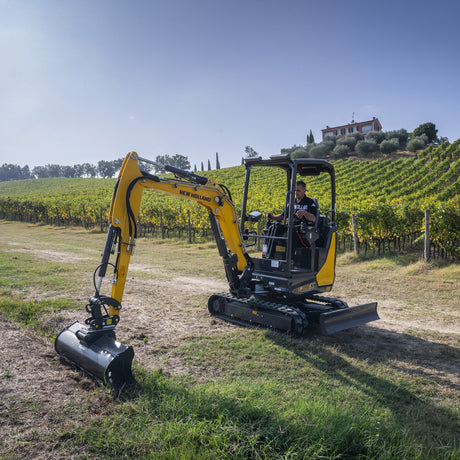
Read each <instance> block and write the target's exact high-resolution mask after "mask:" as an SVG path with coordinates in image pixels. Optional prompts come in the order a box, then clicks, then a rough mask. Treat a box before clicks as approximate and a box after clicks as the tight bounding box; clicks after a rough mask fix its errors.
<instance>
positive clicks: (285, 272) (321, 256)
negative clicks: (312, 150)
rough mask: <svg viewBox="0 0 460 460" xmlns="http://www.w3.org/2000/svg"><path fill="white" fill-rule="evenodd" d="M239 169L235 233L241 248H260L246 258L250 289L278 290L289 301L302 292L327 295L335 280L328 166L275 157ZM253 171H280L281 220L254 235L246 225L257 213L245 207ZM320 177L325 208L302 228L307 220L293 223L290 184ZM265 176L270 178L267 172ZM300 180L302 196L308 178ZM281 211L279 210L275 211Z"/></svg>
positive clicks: (332, 203)
mask: <svg viewBox="0 0 460 460" xmlns="http://www.w3.org/2000/svg"><path fill="white" fill-rule="evenodd" d="M245 166H246V176H245V183H244V192H243V202H242V206H241V209H242V212H241V233H242V235H243V238H244V239H245V240H246V241H247V243H246V246H247V247H250V246H256V247H257V248H262V254H261V255H255V256H254V255H251V257H252V260H253V262H254V272H253V277H254V279H255V280H256V289H259V290H261V291H263V292H267V291H273V292H279V293H282V294H283V295H285V296H290V297H298V296H302V295H304V294H305V293H307V292H308V293H315V292H325V291H330V290H331V288H332V284H333V282H334V277H335V251H336V231H337V227H336V224H335V172H334V167H333V165H332V164H331V163H329V162H328V161H326V160H323V159H311V158H299V159H291V158H290V157H289V155H275V156H272V157H270V158H269V159H265V160H264V159H261V158H248V159H246V161H245ZM256 168H257V169H259V168H277V169H281V170H283V171H284V173H285V176H286V187H285V193H286V199H285V204H284V206H285V209H286V212H285V213H284V214H285V218H284V220H283V221H282V222H270V221H269V220H268V219H267V223H266V226H265V228H264V229H263V231H262V230H261V228H260V225H259V226H258V229H257V231H254V230H252V231H251V230H250V229H249V227H250V225H248V224H249V223H250V222H253V221H254V217H253V216H254V213H257V211H261V210H257V211H256V210H253V209H248V202H249V201H250V198H251V193H254V192H255V190H254V188H253V187H251V177H252V174H253V173H254V170H255V169H256ZM321 174H327V175H328V176H329V189H330V190H329V192H330V193H329V200H328V201H329V203H326V206H327V205H329V206H330V208H329V209H328V210H327V212H325V213H324V214H322V213H321V212H320V211H319V208H320V207H319V206H318V213H317V215H316V216H315V217H316V221H315V223H314V224H311V225H307V222H303V223H302V225H299V223H298V220H297V221H296V220H295V218H294V214H295V211H294V197H295V187H296V182H297V180H299V178H305V177H307V178H308V177H316V176H320V175H321ZM266 176H267V177H270V175H269V174H267V175H266ZM306 182H307V195H308V180H307V181H306ZM277 192H278V193H279V192H280V191H279V190H277V191H275V190H273V193H277ZM281 192H283V191H281ZM310 198H312V199H313V200H314V201H315V202H316V204H317V205H318V203H317V201H316V199H315V197H312V196H310ZM321 205H324V203H321ZM248 211H249V213H248ZM281 211H283V209H280V210H278V212H281ZM270 212H271V211H270ZM259 214H260V215H261V216H262V214H263V213H261V212H259ZM262 221H263V219H261V222H262ZM262 223H263V222H262ZM251 240H252V241H251ZM318 275H319V276H318ZM257 284H259V286H257Z"/></svg>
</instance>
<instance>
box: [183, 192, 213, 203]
mask: <svg viewBox="0 0 460 460" xmlns="http://www.w3.org/2000/svg"><path fill="white" fill-rule="evenodd" d="M180 194H181V195H184V196H187V197H190V198H195V200H203V201H211V197H209V196H203V195H200V194H199V193H191V192H187V191H186V190H181V191H180Z"/></svg>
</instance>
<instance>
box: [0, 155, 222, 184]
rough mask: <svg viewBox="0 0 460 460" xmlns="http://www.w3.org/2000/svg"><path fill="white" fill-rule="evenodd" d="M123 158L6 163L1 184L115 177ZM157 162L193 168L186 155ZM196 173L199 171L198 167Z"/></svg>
mask: <svg viewBox="0 0 460 460" xmlns="http://www.w3.org/2000/svg"><path fill="white" fill-rule="evenodd" d="M123 160H124V159H123V158H119V159H118V160H113V161H105V160H101V161H98V162H97V164H95V165H94V164H90V163H82V164H76V165H73V166H63V165H58V164H48V165H45V166H35V167H34V168H32V169H30V168H29V166H28V165H25V166H22V167H21V166H19V165H15V164H8V163H4V164H3V165H2V166H0V182H4V181H10V180H21V179H43V178H47V177H68V178H77V177H81V178H88V177H102V178H110V177H114V176H115V175H116V174H117V172H118V171H119V170H120V168H121V165H122V164H123ZM155 162H156V163H159V164H161V165H170V166H175V167H176V168H180V169H183V170H185V171H190V169H191V166H190V162H189V160H188V157H186V156H185V155H179V154H176V155H157V156H156V157H155ZM143 169H144V170H146V171H155V172H157V173H161V172H163V169H162V168H160V167H159V166H154V165H149V164H148V163H146V164H144V165H143ZM215 169H220V162H219V153H218V152H216V164H215ZM209 170H211V161H210V160H208V171H209ZM194 171H195V172H196V171H197V167H196V165H195V166H194ZM201 171H204V165H203V162H201Z"/></svg>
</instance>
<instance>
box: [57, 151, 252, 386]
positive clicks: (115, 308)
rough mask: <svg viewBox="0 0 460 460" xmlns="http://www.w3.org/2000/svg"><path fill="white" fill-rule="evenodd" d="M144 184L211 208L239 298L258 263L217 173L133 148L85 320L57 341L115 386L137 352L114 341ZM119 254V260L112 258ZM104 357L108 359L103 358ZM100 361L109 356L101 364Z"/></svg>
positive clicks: (126, 375)
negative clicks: (147, 168)
mask: <svg viewBox="0 0 460 460" xmlns="http://www.w3.org/2000/svg"><path fill="white" fill-rule="evenodd" d="M140 162H145V163H151V164H153V165H155V166H157V167H161V168H163V169H164V170H166V171H167V172H171V173H173V174H174V175H175V178H174V179H172V178H165V177H158V176H155V175H152V174H150V173H147V172H144V171H142V170H141V168H140V167H139V163H140ZM145 189H150V190H156V191H158V192H163V193H167V194H169V195H174V196H177V197H182V198H185V199H189V200H192V201H195V202H197V203H198V204H200V205H202V206H204V207H205V208H206V209H207V211H208V214H209V218H210V221H211V228H212V230H213V233H214V236H215V238H216V242H217V247H218V249H219V254H220V255H221V256H222V258H223V262H224V267H225V271H226V275H227V279H228V282H229V287H230V292H231V294H232V295H233V296H235V297H237V298H247V297H249V296H250V294H251V289H250V287H249V283H250V281H251V279H252V269H253V264H252V261H251V258H250V257H249V255H248V254H247V252H246V250H245V247H244V245H243V242H242V238H241V234H240V229H239V226H238V219H237V216H236V211H235V207H234V205H233V202H232V200H231V197H230V196H229V193H226V188H225V187H224V186H222V185H219V184H216V183H215V182H214V181H213V180H212V179H208V178H206V177H203V176H199V175H196V174H193V173H190V172H187V171H183V170H181V169H179V168H175V167H173V166H169V165H165V166H163V165H160V164H158V163H155V162H153V161H150V160H147V159H144V158H140V157H139V156H138V155H137V153H135V152H131V153H129V154H128V155H127V156H126V158H125V160H124V162H123V165H122V167H121V169H120V173H119V175H118V180H117V183H116V185H115V189H114V192H113V196H112V201H111V205H110V211H109V230H108V232H107V238H106V242H105V246H104V251H103V253H102V259H101V263H100V265H99V267H98V268H97V269H96V272H97V281H96V279H95V290H96V292H95V294H94V296H93V297H91V298H90V299H89V302H88V304H87V306H86V310H87V312H88V313H90V315H91V316H90V317H89V318H87V319H86V321H85V323H86V325H87V326H88V327H85V326H83V325H81V324H80V323H78V322H76V323H74V324H72V325H71V326H69V327H68V328H66V329H65V330H64V331H63V332H61V334H59V336H58V337H57V338H56V341H55V348H56V351H57V352H58V353H59V354H60V355H61V356H63V357H64V358H65V359H67V360H68V361H70V362H71V363H72V364H74V365H76V366H77V367H80V368H81V369H83V370H84V371H86V372H88V373H89V374H91V375H93V376H94V377H96V378H98V379H99V380H102V381H108V383H110V384H111V385H112V386H115V387H117V386H120V385H122V384H124V383H125V382H126V381H127V380H129V377H130V375H131V361H132V358H133V356H134V352H133V351H132V348H131V347H126V346H124V345H123V344H120V343H118V342H116V341H115V334H114V329H115V326H116V325H117V323H118V322H119V319H120V317H119V313H120V310H121V301H122V298H123V292H124V288H125V282H126V277H127V274H128V267H129V263H130V258H131V256H132V255H133V252H134V248H135V246H136V237H137V222H138V217H139V210H140V205H141V200H142V195H143V192H144V190H145ZM112 255H116V260H115V263H111V262H110V258H111V256H112ZM110 266H111V267H113V279H112V281H111V282H112V290H111V294H110V296H107V295H103V294H101V292H100V290H101V286H102V281H103V279H104V277H105V275H106V272H107V269H108V268H109V267H110ZM104 360H105V361H104ZM101 361H104V362H103V363H102V364H101Z"/></svg>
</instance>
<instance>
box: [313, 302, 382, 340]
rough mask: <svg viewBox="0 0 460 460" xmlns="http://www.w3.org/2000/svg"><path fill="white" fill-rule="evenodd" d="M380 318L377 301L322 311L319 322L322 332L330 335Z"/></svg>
mask: <svg viewBox="0 0 460 460" xmlns="http://www.w3.org/2000/svg"><path fill="white" fill-rule="evenodd" d="M378 319H380V318H379V315H378V314H377V302H371V303H366V304H364V305H357V306H356V307H349V308H342V309H339V310H334V311H331V312H326V313H321V315H320V317H319V324H320V328H321V333H322V334H326V335H329V334H334V333H335V332H339V331H343V330H345V329H349V328H351V327H355V326H359V325H361V324H366V323H370V322H371V321H376V320H378Z"/></svg>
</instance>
